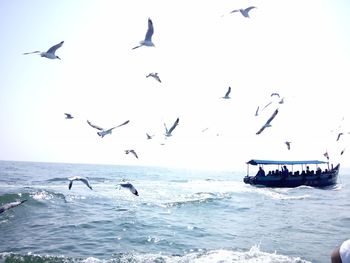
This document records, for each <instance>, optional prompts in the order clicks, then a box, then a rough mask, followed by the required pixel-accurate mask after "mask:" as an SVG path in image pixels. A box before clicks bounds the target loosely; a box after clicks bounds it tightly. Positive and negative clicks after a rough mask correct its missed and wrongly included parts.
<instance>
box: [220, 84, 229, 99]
mask: <svg viewBox="0 0 350 263" xmlns="http://www.w3.org/2000/svg"><path fill="white" fill-rule="evenodd" d="M230 93H231V87H228V90H227V92H226V94H225V96H223V97H222V98H223V99H230Z"/></svg>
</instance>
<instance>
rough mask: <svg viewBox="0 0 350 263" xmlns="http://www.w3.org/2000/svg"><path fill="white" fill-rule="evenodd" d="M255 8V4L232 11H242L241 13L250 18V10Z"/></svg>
mask: <svg viewBox="0 0 350 263" xmlns="http://www.w3.org/2000/svg"><path fill="white" fill-rule="evenodd" d="M253 8H256V7H255V6H250V7H248V8H245V9H243V8H240V9H235V10H232V11H231V12H230V13H231V14H232V13H235V12H241V14H242V15H243V16H244V17H247V18H249V11H250V10H252V9H253Z"/></svg>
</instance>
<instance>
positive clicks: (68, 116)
mask: <svg viewBox="0 0 350 263" xmlns="http://www.w3.org/2000/svg"><path fill="white" fill-rule="evenodd" d="M65 115H66V117H67V118H73V116H72V115H71V114H69V113H65Z"/></svg>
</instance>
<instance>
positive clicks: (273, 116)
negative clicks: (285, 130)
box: [256, 109, 278, 135]
mask: <svg viewBox="0 0 350 263" xmlns="http://www.w3.org/2000/svg"><path fill="white" fill-rule="evenodd" d="M277 113H278V109H276V110H275V111H274V113H273V114H272V115H271V117H270V118H269V119H268V120H267V122H266V123H265V124H264V126H262V127H261V129H260V130H259V131H258V132H257V133H256V134H257V135H258V134H260V133H262V131H263V130H265V128H267V127H271V122H272V120H273V119H274V118H275V117H276V115H277Z"/></svg>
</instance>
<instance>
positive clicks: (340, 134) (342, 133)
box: [337, 132, 350, 141]
mask: <svg viewBox="0 0 350 263" xmlns="http://www.w3.org/2000/svg"><path fill="white" fill-rule="evenodd" d="M344 134H350V132H346V133H344V132H339V133H338V137H337V141H339V139H340V136H342V135H344Z"/></svg>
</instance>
